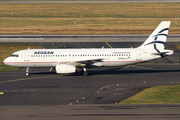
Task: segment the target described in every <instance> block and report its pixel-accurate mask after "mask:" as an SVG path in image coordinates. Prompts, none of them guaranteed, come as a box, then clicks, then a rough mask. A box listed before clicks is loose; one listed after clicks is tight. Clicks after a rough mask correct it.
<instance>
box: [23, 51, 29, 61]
mask: <svg viewBox="0 0 180 120" xmlns="http://www.w3.org/2000/svg"><path fill="white" fill-rule="evenodd" d="M29 60H30V55H29V50H28V51H25V52H24V61H29Z"/></svg>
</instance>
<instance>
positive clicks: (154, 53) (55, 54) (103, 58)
mask: <svg viewBox="0 0 180 120" xmlns="http://www.w3.org/2000/svg"><path fill="white" fill-rule="evenodd" d="M170 23H171V21H162V22H161V23H160V24H159V26H158V27H157V28H156V29H155V30H154V31H153V32H152V34H151V35H150V36H149V37H148V38H147V39H146V41H145V42H144V43H143V44H142V45H141V46H139V47H137V48H104V47H102V48H96V49H95V48H90V49H83V48H82V49H30V48H28V49H26V50H20V51H16V52H14V53H13V54H12V55H11V56H10V57H7V58H6V59H5V60H4V63H5V64H6V65H8V66H14V67H26V75H29V67H50V68H51V69H55V71H56V73H57V74H64V73H75V72H79V71H81V72H82V75H84V76H87V75H88V73H87V71H86V68H93V67H106V66H125V65H132V64H136V63H142V62H146V61H149V60H153V59H157V58H161V57H165V56H169V55H172V54H173V51H172V50H167V49H164V48H165V43H166V39H167V35H168V31H169V27H170Z"/></svg>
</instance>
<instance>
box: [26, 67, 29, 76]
mask: <svg viewBox="0 0 180 120" xmlns="http://www.w3.org/2000/svg"><path fill="white" fill-rule="evenodd" d="M28 75H29V67H27V68H26V76H28Z"/></svg>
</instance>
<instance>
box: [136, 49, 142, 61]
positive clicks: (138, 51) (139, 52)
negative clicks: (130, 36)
mask: <svg viewBox="0 0 180 120" xmlns="http://www.w3.org/2000/svg"><path fill="white" fill-rule="evenodd" d="M136 60H141V51H140V50H137V51H136Z"/></svg>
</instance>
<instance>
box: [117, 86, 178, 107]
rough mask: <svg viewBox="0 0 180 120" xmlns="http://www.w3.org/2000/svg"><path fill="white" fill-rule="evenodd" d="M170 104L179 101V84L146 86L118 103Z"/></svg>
mask: <svg viewBox="0 0 180 120" xmlns="http://www.w3.org/2000/svg"><path fill="white" fill-rule="evenodd" d="M162 103H163V104H171V103H180V85H164V86H155V87H152V88H147V89H145V90H144V91H142V92H140V93H138V94H136V95H134V96H132V97H130V98H128V99H125V100H123V101H122V102H120V103H119V104H162Z"/></svg>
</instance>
